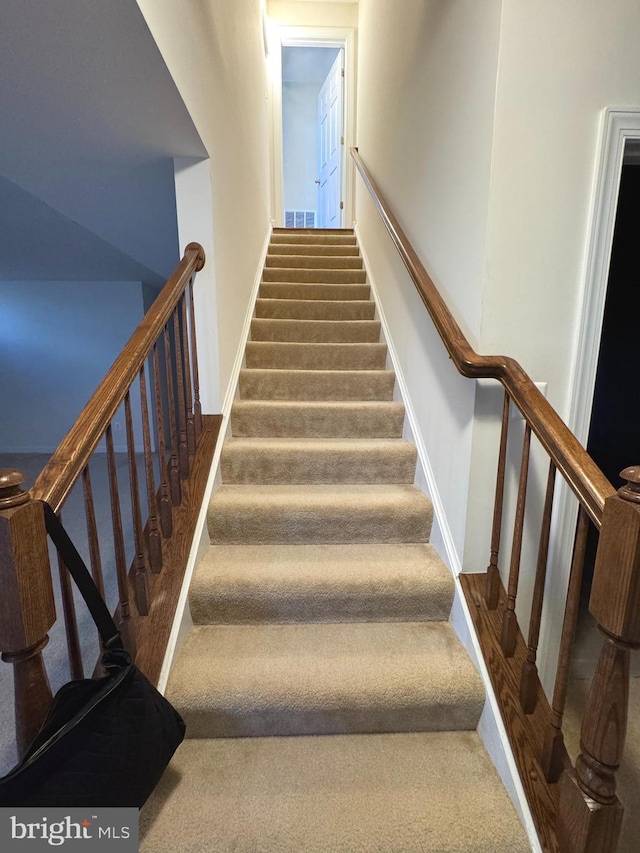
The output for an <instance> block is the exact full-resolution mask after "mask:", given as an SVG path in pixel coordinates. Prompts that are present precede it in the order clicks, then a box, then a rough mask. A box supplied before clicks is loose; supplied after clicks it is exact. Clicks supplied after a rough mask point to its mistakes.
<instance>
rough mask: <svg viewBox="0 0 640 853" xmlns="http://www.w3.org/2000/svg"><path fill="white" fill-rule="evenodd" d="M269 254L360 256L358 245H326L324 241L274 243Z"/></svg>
mask: <svg viewBox="0 0 640 853" xmlns="http://www.w3.org/2000/svg"><path fill="white" fill-rule="evenodd" d="M269 255H316V256H321V255H324V256H327V255H328V256H333V257H336V256H339V257H346V258H349V257H351V258H355V257H359V256H360V250H359V249H358V247H357V246H336V245H333V246H324V245H322V243H315V244H313V245H307V244H305V243H272V244H271V245H270V246H269Z"/></svg>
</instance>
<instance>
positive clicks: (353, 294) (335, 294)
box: [258, 281, 371, 302]
mask: <svg viewBox="0 0 640 853" xmlns="http://www.w3.org/2000/svg"><path fill="white" fill-rule="evenodd" d="M258 295H259V297H260V298H261V299H322V300H324V301H325V302H328V301H332V300H335V299H349V300H356V299H364V300H368V299H370V297H371V288H370V287H369V285H368V284H309V283H307V284H304V283H303V284H295V283H294V282H290V281H268V282H262V284H261V285H260V292H259V294H258Z"/></svg>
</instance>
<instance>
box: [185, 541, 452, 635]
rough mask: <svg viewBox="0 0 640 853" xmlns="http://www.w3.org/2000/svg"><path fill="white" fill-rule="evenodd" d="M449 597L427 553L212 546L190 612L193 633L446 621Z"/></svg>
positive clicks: (446, 576) (448, 580) (447, 576)
mask: <svg viewBox="0 0 640 853" xmlns="http://www.w3.org/2000/svg"><path fill="white" fill-rule="evenodd" d="M453 592H454V583H453V579H452V577H451V573H450V572H449V570H448V569H447V567H446V566H445V565H444V563H443V562H442V560H441V559H440V557H439V556H438V554H437V553H436V552H435V551H434V549H433V547H432V546H431V545H425V544H409V545H375V544H374V545H332V544H329V545H254V546H251V545H217V546H212V547H211V548H210V549H209V550H208V551H207V553H206V554H205V555H204V557H203V559H202V560H201V561H200V562H199V563H198V565H197V567H196V570H195V572H194V576H193V579H192V581H191V586H190V588H189V604H190V610H191V616H192V618H193V621H194V623H195V624H199V625H206V624H220V623H223V624H251V623H254V624H261V623H269V622H274V623H291V622H296V623H300V622H303V623H304V622H372V621H377V622H382V621H401V622H421V621H437V620H443V621H446V620H447V619H448V617H449V611H450V610H451V604H452V602H453Z"/></svg>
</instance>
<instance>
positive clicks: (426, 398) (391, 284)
mask: <svg viewBox="0 0 640 853" xmlns="http://www.w3.org/2000/svg"><path fill="white" fill-rule="evenodd" d="M309 5H315V4H309ZM359 5H360V19H359V62H358V80H359V92H358V124H357V137H358V146H359V149H360V154H361V155H362V157H363V159H364V161H365V163H366V164H367V165H368V167H369V169H370V170H371V172H372V174H373V176H374V178H375V179H376V181H377V182H378V183H379V185H380V186H381V188H382V191H383V193H384V194H385V195H386V197H387V199H388V201H389V203H390V205H391V206H392V208H393V209H394V211H395V213H396V215H397V216H398V218H399V220H400V222H401V224H402V226H403V228H404V229H405V230H406V232H407V234H408V236H409V238H410V240H411V241H412V243H413V244H414V246H415V248H416V250H417V251H418V254H419V255H420V257H421V259H422V260H423V262H424V263H425V265H427V267H428V268H429V269H430V272H431V274H432V275H433V277H434V280H435V282H436V284H437V285H438V286H439V287H440V288H441V292H442V294H443V296H444V298H445V299H446V300H447V302H448V304H449V306H450V308H451V310H452V311H453V313H454V315H455V316H456V318H457V319H458V321H459V322H460V324H461V326H462V327H463V329H464V331H465V332H466V333H467V334H468V336H469V337H470V340H471V342H472V343H476V342H477V340H478V337H479V335H480V327H481V312H482V291H483V286H484V279H485V239H486V228H487V215H488V208H489V178H490V164H491V142H492V133H493V108H494V101H495V87H496V75H497V60H498V47H499V32H500V11H501V3H500V0H492V2H487V3H483V4H477V3H475V2H472V0H454V2H449V3H446V4H443V3H439V2H435V0H432V2H418V0H409V2H405V3H402V4H389V3H386V2H383V0H361V2H360V4H359ZM356 209H357V222H358V228H359V231H360V234H361V235H362V242H363V245H364V247H365V249H366V251H367V253H368V255H369V258H370V261H371V271H372V273H373V276H374V278H375V280H376V283H377V285H378V289H379V291H380V296H381V302H382V307H383V310H384V312H385V314H386V316H387V318H388V320H389V322H390V327H391V335H392V338H393V340H394V343H395V346H396V348H397V350H398V354H399V357H400V361H401V366H402V369H403V372H404V374H405V377H406V379H407V382H408V385H409V393H410V395H411V398H412V400H413V405H414V408H415V409H416V414H417V417H418V421H419V428H420V430H421V432H422V436H423V439H424V443H425V446H426V449H427V452H428V454H429V456H430V459H431V463H432V465H433V468H434V474H435V479H436V482H437V488H438V491H439V493H440V496H441V499H442V502H443V505H444V508H445V512H446V517H447V521H448V523H449V526H450V528H451V532H452V536H453V542H454V545H455V549H456V551H457V559H458V561H459V562H461V561H462V556H463V549H464V534H465V519H466V501H467V484H468V477H469V463H470V451H471V428H472V418H473V407H474V394H475V388H474V383H473V382H471V381H470V380H466V379H463V378H461V377H459V376H458V374H457V373H456V371H455V369H454V368H453V367H452V366H451V363H450V362H449V360H448V358H447V356H446V354H445V351H444V348H443V347H442V345H441V344H440V341H439V339H438V338H437V335H436V333H435V331H434V330H433V327H432V325H431V322H430V320H429V318H428V315H427V313H426V311H425V310H424V307H423V306H422V303H421V302H420V300H419V297H418V296H417V293H416V291H415V288H414V287H413V284H412V282H411V281H410V280H409V278H408V276H407V274H406V272H405V270H404V267H403V266H402V265H401V263H400V261H399V260H398V259H397V255H396V251H395V249H394V248H393V246H392V244H391V241H390V239H389V238H388V237H386V236H385V235H384V234H383V233H382V229H381V226H380V225H379V224H378V218H377V213H375V211H374V210H373V207H372V204H371V202H370V201H369V199H368V196H367V195H366V190H365V189H364V187H363V185H362V182H361V181H360V180H359V179H357V203H356Z"/></svg>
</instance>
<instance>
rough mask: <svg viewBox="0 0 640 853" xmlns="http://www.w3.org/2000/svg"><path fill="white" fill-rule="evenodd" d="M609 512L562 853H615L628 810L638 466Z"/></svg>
mask: <svg viewBox="0 0 640 853" xmlns="http://www.w3.org/2000/svg"><path fill="white" fill-rule="evenodd" d="M620 476H621V477H623V478H624V479H626V480H627V484H626V485H625V486H623V487H622V488H621V489H619V490H618V493H617V494H616V495H614V496H613V497H610V498H609V499H608V500H607V501H606V503H605V508H604V515H603V518H602V529H601V531H600V543H599V545H598V553H597V556H596V564H595V570H594V578H593V586H592V589H591V598H590V601H589V609H590V611H591V613H592V614H593V616H594V617H595V619H596V621H597V623H598V626H599V628H600V631H601V632H602V635H603V638H604V642H603V646H602V652H601V654H600V659H599V661H598V666H597V669H596V672H595V675H594V677H593V682H592V684H591V690H590V693H589V698H588V700H587V707H586V709H585V714H584V718H583V721H582V731H581V738H580V749H581V754H580V755H579V757H578V760H577V761H576V770H575V774H570V773H568V772H566V771H565V773H564V774H563V776H562V778H561V780H560V808H559V820H560V826H559V838H560V842H561V850H562V851H563V853H565V851H569V853H612V851H615V850H616V849H617V845H618V837H619V835H620V827H621V824H622V815H623V811H624V810H623V807H622V804H621V803H620V801H619V800H618V797H617V796H616V776H615V774H616V771H617V769H618V767H619V765H620V761H621V759H622V752H623V749H624V741H625V737H626V733H627V713H628V704H629V702H628V700H629V657H630V654H631V651H632V649H635V648H640V466H634V467H632V468H626V469H625V470H624V471H622V473H621V475H620Z"/></svg>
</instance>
